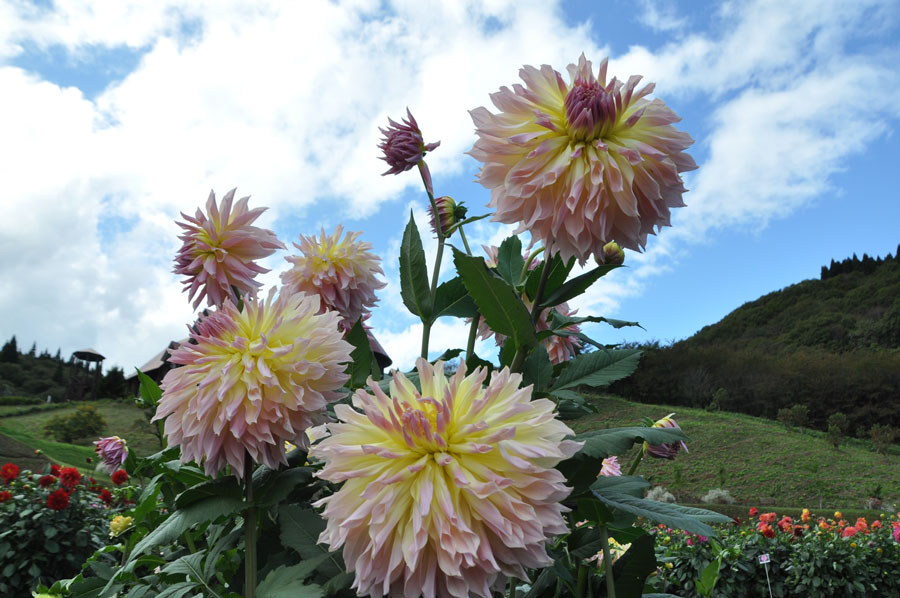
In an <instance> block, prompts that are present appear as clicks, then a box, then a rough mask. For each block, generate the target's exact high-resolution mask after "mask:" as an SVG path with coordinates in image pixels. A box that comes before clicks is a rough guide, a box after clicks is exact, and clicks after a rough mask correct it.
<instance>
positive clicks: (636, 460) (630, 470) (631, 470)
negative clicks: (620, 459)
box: [626, 444, 644, 475]
mask: <svg viewBox="0 0 900 598" xmlns="http://www.w3.org/2000/svg"><path fill="white" fill-rule="evenodd" d="M643 458H644V445H643V444H642V445H641V450H639V451H638V454H637V457H635V458H634V461H633V462H632V463H631V467H629V468H628V473H627V474H626V475H634V472H636V471H637V468H638V465H640V464H641V460H642V459H643Z"/></svg>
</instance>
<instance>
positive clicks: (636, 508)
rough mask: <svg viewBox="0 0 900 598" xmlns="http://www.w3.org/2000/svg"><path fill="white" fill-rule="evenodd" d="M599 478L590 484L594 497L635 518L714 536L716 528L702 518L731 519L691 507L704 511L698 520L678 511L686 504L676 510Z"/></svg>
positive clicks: (710, 519) (707, 519) (672, 506)
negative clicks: (611, 485)
mask: <svg viewBox="0 0 900 598" xmlns="http://www.w3.org/2000/svg"><path fill="white" fill-rule="evenodd" d="M606 479H609V478H606ZM603 481H604V479H603V478H601V479H599V480H597V482H598V483H595V484H593V485H591V491H592V492H593V493H594V496H596V497H597V498H599V499H600V500H601V501H603V502H604V503H605V504H606V505H607V506H609V507H612V508H614V509H619V510H622V511H625V512H626V513H631V514H633V515H637V516H638V517H644V518H645V519H649V520H650V521H655V522H657V523H662V524H665V525H667V526H669V527H673V528H676V529H682V530H685V531H687V532H691V533H692V534H699V535H701V536H715V535H716V531H715V530H714V529H713V528H711V527H710V526H709V525H707V524H706V523H704V521H710V522H712V521H720V522H723V523H724V522H728V521H731V518H730V517H726V516H724V515H719V514H718V513H713V512H712V511H705V510H704V509H693V511H695V512H696V511H703V512H704V518H703V520H701V519H700V518H698V517H696V516H695V515H694V514H692V513H688V512H684V511H683V510H682V509H685V508H689V507H682V509H679V508H676V507H675V506H674V505H671V504H668V503H661V502H656V501H654V500H647V499H646V498H638V497H636V496H633V495H631V494H626V493H624V492H620V491H618V490H614V489H611V488H610V487H609V486H606V485H604V484H603V483H602V482H603Z"/></svg>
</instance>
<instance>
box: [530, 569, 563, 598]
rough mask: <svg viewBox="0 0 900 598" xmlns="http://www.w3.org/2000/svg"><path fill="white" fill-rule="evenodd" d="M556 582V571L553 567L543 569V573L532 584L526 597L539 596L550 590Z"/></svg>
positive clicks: (533, 597) (534, 597) (535, 597)
mask: <svg viewBox="0 0 900 598" xmlns="http://www.w3.org/2000/svg"><path fill="white" fill-rule="evenodd" d="M554 583H556V572H555V571H554V570H553V569H552V568H551V567H546V568H544V569H542V570H541V574H540V575H538V576H537V579H535V580H534V583H533V584H531V589H530V590H528V593H527V594H525V598H538V596H540V595H541V594H543V593H544V592H545V591H547V590H549V589H550V588H551V587H552V586H553V584H554Z"/></svg>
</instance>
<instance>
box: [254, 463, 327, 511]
mask: <svg viewBox="0 0 900 598" xmlns="http://www.w3.org/2000/svg"><path fill="white" fill-rule="evenodd" d="M312 479H313V469H312V468H311V467H292V468H291V469H283V470H279V471H276V472H274V474H273V475H272V476H270V477H269V478H268V479H267V480H266V481H265V483H264V484H262V486H261V487H260V488H259V491H258V492H257V491H254V493H253V494H254V496H255V497H256V504H257V506H259V507H270V506H272V505H276V504H278V503H280V502H281V501H282V500H284V499H285V498H287V496H288V495H289V494H290V493H291V492H292V491H293V490H294V488H296V487H297V486H299V485H301V484H307V483H309V482H310V481H312Z"/></svg>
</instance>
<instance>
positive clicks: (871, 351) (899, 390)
mask: <svg viewBox="0 0 900 598" xmlns="http://www.w3.org/2000/svg"><path fill="white" fill-rule="evenodd" d="M898 253H900V248H898ZM613 390H614V391H615V392H617V393H619V394H621V395H623V396H625V397H627V398H631V399H634V400H639V401H644V402H654V403H668V404H673V403H674V404H682V405H688V406H691V407H710V408H720V409H724V410H730V411H740V412H744V413H749V414H751V415H758V416H765V417H772V418H774V417H775V416H776V414H777V412H778V410H779V409H781V408H784V407H791V406H793V405H806V406H807V407H808V408H809V416H810V419H811V422H812V423H813V424H814V425H816V426H817V427H820V428H824V427H825V422H826V420H827V418H828V416H829V415H830V414H831V413H835V412H842V413H844V414H846V415H847V416H848V417H849V418H850V421H851V427H850V432H851V434H855V435H862V434H863V433H865V431H866V430H867V429H868V428H869V427H871V425H872V424H875V423H881V424H885V423H887V424H890V425H893V426H895V427H896V426H900V259H898V258H897V257H892V256H891V255H888V256H887V257H885V258H869V257H868V256H865V255H864V256H863V258H862V259H859V258H857V257H856V256H853V257H852V258H849V259H846V260H843V261H841V262H835V261H832V262H831V264H830V265H829V266H825V267H823V268H822V275H821V279H820V280H805V281H803V282H801V283H798V284H795V285H791V286H789V287H787V288H785V289H782V290H780V291H776V292H774V293H769V294H768V295H765V296H763V297H760V298H759V299H757V300H755V301H751V302H749V303H746V304H744V305H742V306H741V307H739V308H738V309H736V310H734V311H733V312H732V313H730V314H728V315H727V316H726V317H725V318H723V319H722V320H721V321H720V322H718V323H716V324H713V325H711V326H707V327H705V328H703V329H702V330H700V331H699V332H697V333H696V334H695V335H694V336H692V337H690V338H688V339H685V340H683V341H680V342H678V343H675V344H673V345H672V346H669V347H649V348H647V351H646V353H645V355H644V358H643V359H642V361H641V364H640V366H639V367H638V370H637V372H635V374H634V375H633V376H632V377H631V378H629V379H627V380H624V381H621V382H619V383H617V384H616V385H615V386H614V387H613ZM713 397H716V399H715V400H714V399H713Z"/></svg>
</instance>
